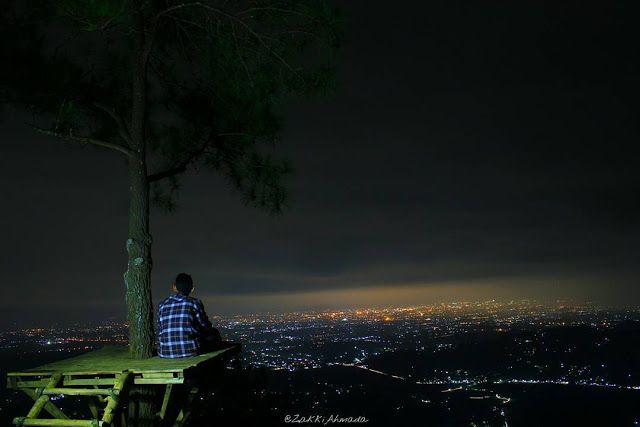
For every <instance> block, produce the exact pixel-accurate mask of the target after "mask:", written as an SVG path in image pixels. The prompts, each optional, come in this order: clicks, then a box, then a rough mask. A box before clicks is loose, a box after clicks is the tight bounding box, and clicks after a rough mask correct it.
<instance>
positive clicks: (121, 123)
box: [94, 102, 131, 146]
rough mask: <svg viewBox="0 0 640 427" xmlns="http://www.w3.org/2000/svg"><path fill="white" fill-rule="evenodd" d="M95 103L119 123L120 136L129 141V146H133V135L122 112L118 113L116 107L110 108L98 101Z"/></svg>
mask: <svg viewBox="0 0 640 427" xmlns="http://www.w3.org/2000/svg"><path fill="white" fill-rule="evenodd" d="M94 105H95V106H96V108H99V109H100V110H102V111H104V112H105V113H107V114H108V115H109V116H110V117H111V118H112V119H113V120H114V121H115V122H116V124H117V125H118V130H119V134H120V137H121V138H122V139H124V141H125V142H126V143H127V145H128V146H131V137H130V136H129V129H128V128H127V125H126V123H125V122H124V119H123V118H122V116H120V114H118V112H117V111H116V110H115V109H113V108H109V107H107V106H106V105H102V104H100V103H97V102H96V103H94Z"/></svg>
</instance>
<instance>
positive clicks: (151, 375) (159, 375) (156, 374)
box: [142, 372, 176, 378]
mask: <svg viewBox="0 0 640 427" xmlns="http://www.w3.org/2000/svg"><path fill="white" fill-rule="evenodd" d="M175 374H176V372H143V373H142V378H174V377H175Z"/></svg>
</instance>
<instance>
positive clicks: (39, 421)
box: [13, 417, 103, 427]
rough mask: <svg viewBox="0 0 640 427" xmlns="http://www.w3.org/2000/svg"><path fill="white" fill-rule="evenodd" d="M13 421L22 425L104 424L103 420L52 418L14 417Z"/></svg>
mask: <svg viewBox="0 0 640 427" xmlns="http://www.w3.org/2000/svg"><path fill="white" fill-rule="evenodd" d="M13 423H14V424H16V425H22V426H45V427H46V426H54V427H95V426H96V425H98V426H102V424H103V423H102V421H97V422H96V421H93V420H57V419H50V418H20V417H18V418H14V420H13Z"/></svg>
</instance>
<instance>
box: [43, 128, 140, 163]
mask: <svg viewBox="0 0 640 427" xmlns="http://www.w3.org/2000/svg"><path fill="white" fill-rule="evenodd" d="M32 127H33V128H34V129H35V130H36V131H37V132H39V133H41V134H43V135H49V136H55V137H57V138H60V139H62V140H64V141H68V142H74V143H76V144H82V145H87V144H91V145H96V146H98V147H103V148H109V149H111V150H115V151H119V152H120V153H122V154H124V155H126V156H127V157H129V156H131V154H132V151H131V150H130V149H128V148H127V147H124V146H122V145H119V144H114V143H112V142H107V141H102V140H99V139H93V138H89V137H85V136H75V135H74V134H73V131H71V130H69V133H68V134H64V133H60V132H55V131H52V130H49V129H42V128H39V127H36V126H32Z"/></svg>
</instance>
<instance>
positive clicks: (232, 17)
mask: <svg viewBox="0 0 640 427" xmlns="http://www.w3.org/2000/svg"><path fill="white" fill-rule="evenodd" d="M188 7H201V8H203V9H205V10H208V11H211V12H214V13H217V14H219V15H222V16H224V17H226V18H228V19H230V20H231V21H235V22H237V23H238V25H240V26H241V27H243V28H244V29H245V30H246V31H247V32H248V33H249V34H251V35H252V36H253V37H255V38H256V40H258V42H259V43H260V44H261V45H262V47H264V48H265V49H267V50H268V51H269V53H271V55H273V56H274V57H275V58H276V59H277V60H278V61H280V62H281V63H282V64H283V65H284V66H285V67H286V68H288V69H289V71H291V72H292V73H293V74H294V75H295V76H296V77H298V78H299V79H300V80H302V81H303V82H304V78H303V77H302V76H301V75H300V73H299V72H298V71H297V70H295V69H294V68H293V67H292V66H291V64H289V63H288V62H287V61H286V60H285V59H284V58H283V57H282V56H281V55H280V54H278V52H276V51H275V50H274V49H273V48H272V47H271V46H269V45H268V44H267V43H265V41H264V39H263V36H261V35H260V34H258V33H256V32H255V31H254V30H253V29H252V28H251V27H250V26H249V25H248V24H247V23H246V22H244V21H243V20H242V19H240V18H239V17H238V16H236V15H232V14H230V13H228V12H225V11H224V10H222V9H219V8H217V7H213V6H210V5H208V4H206V3H203V2H200V1H195V2H189V3H181V4H176V5H173V6H171V7H168V8H166V9H164V10H161V11H160V12H158V13H156V14H155V15H154V16H153V17H152V18H151V23H152V25H155V24H156V23H157V21H158V20H159V19H160V18H161V17H162V16H164V15H168V14H170V13H171V12H173V11H176V10H179V9H184V8H188Z"/></svg>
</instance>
